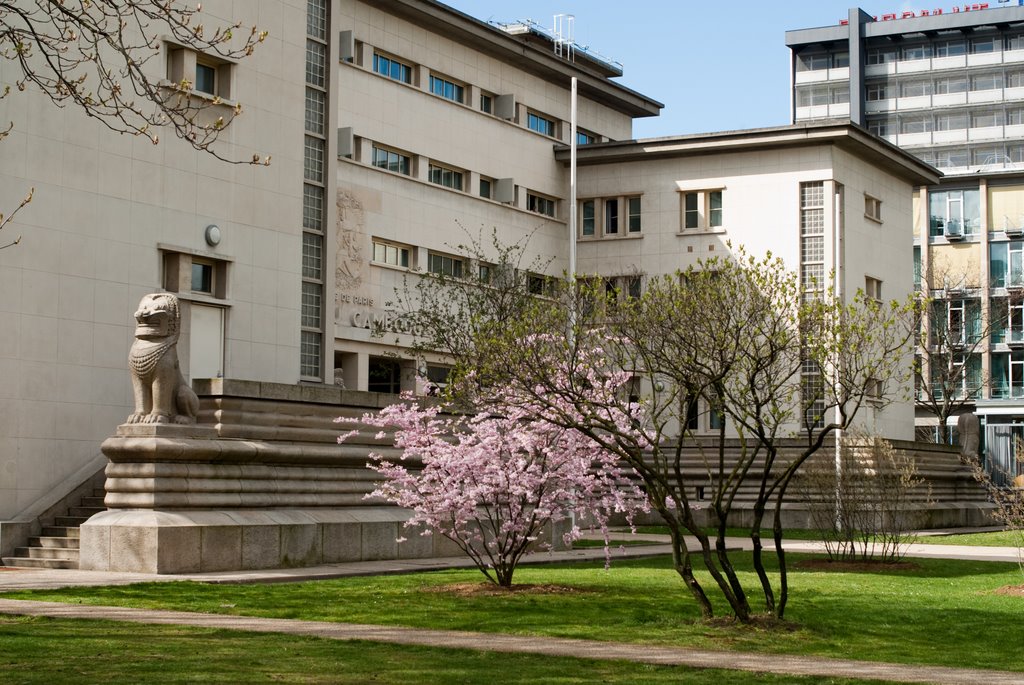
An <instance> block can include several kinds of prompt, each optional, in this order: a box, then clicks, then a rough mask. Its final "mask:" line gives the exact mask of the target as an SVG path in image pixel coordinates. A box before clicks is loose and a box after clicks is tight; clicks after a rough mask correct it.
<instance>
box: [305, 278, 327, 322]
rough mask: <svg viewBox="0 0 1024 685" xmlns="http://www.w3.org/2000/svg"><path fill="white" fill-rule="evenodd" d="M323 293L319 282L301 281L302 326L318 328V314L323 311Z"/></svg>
mask: <svg viewBox="0 0 1024 685" xmlns="http://www.w3.org/2000/svg"><path fill="white" fill-rule="evenodd" d="M322 299H323V295H322V289H321V287H320V284H319V283H310V282H309V281H303V282H302V313H301V319H302V326H303V327H304V328H320V314H321V312H322V311H323V302H322Z"/></svg>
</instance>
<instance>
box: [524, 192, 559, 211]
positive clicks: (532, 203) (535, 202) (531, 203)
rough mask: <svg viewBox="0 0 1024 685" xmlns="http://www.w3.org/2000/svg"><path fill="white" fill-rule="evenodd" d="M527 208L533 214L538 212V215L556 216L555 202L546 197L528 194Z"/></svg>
mask: <svg viewBox="0 0 1024 685" xmlns="http://www.w3.org/2000/svg"><path fill="white" fill-rule="evenodd" d="M526 208H527V209H528V210H530V211H531V212H536V213H537V214H543V215H545V216H554V215H555V201H554V200H552V199H551V198H550V197H544V196H543V195H536V194H534V193H527V194H526Z"/></svg>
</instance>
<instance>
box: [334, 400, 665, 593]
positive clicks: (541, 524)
mask: <svg viewBox="0 0 1024 685" xmlns="http://www.w3.org/2000/svg"><path fill="white" fill-rule="evenodd" d="M362 422H363V423H364V424H368V425H370V426H375V427H378V428H381V429H385V428H389V429H390V428H393V429H394V441H395V442H394V444H395V447H396V448H398V449H400V450H401V451H402V455H401V457H400V458H399V460H398V461H389V460H387V459H384V458H383V457H381V456H380V455H378V454H372V455H371V459H372V461H371V462H370V464H369V468H371V469H373V470H374V471H376V472H377V473H379V474H380V475H381V476H383V481H382V482H381V483H380V485H379V486H378V488H377V489H376V490H375V491H374V492H372V493H371V494H370V495H369V497H371V498H380V499H384V500H386V501H388V502H390V503H392V504H396V505H398V506H401V507H407V508H409V509H410V510H411V511H412V517H411V518H410V519H409V520H408V521H407V522H406V527H408V528H422V529H423V532H422V534H424V535H430V534H440V535H443V536H445V537H446V538H448V539H449V540H451V541H452V542H454V543H455V544H456V545H457V546H458V547H459V548H460V549H461V550H462V551H463V552H464V553H465V554H466V555H467V556H468V557H469V558H470V559H472V560H473V563H474V564H476V566H477V568H479V569H480V571H481V572H482V573H483V574H484V575H485V576H486V577H487V579H488V580H490V581H491V582H493V583H495V584H497V585H499V586H501V587H509V586H510V585H511V584H512V576H513V574H514V573H515V570H516V566H517V565H518V563H519V561H520V560H521V559H522V557H523V555H524V554H525V553H526V552H527V550H529V549H530V548H531V547H533V546H536V547H541V548H543V547H547V546H548V543H544V542H542V541H541V536H542V535H543V534H544V532H545V531H546V530H553V528H552V527H553V526H556V525H557V524H562V525H567V526H568V530H567V531H566V532H565V533H564V534H563V536H562V537H563V539H564V541H565V542H566V544H569V543H571V542H572V541H574V540H576V539H578V538H579V537H580V535H581V533H582V529H581V521H586V523H587V525H589V526H591V527H594V528H597V529H600V530H601V531H602V532H603V533H604V535H605V543H606V545H605V548H606V551H607V542H608V527H607V526H608V520H609V518H610V517H611V516H612V515H613V514H621V515H625V516H626V517H627V520H632V516H633V514H634V513H635V512H636V511H638V510H640V509H642V508H644V503H645V501H646V498H645V497H644V495H643V493H641V492H640V490H639V488H638V487H637V486H636V484H635V483H634V482H633V481H632V480H631V478H630V473H629V471H628V469H624V468H623V467H621V466H620V465H619V464H618V457H617V456H616V455H615V454H613V453H612V452H609V451H608V450H605V449H602V448H601V447H600V446H599V445H598V444H596V443H595V442H594V441H593V440H591V439H589V438H587V437H586V436H584V435H582V434H580V433H579V432H578V431H573V430H567V429H565V428H561V427H558V426H556V425H554V424H552V423H549V422H546V421H544V420H542V419H538V418H537V417H529V416H528V415H527V414H526V413H525V412H522V411H516V410H512V411H509V412H506V413H504V414H502V415H500V416H496V415H492V414H486V413H481V414H477V415H475V416H466V415H455V414H444V413H442V409H441V407H440V406H439V405H433V406H421V405H420V404H418V403H416V402H412V401H407V402H404V403H400V404H394V405H391V406H389V407H386V408H384V409H383V410H382V411H381V412H380V413H379V414H366V415H365V416H363V417H362ZM357 432H358V431H350V432H348V433H345V434H343V435H342V436H341V437H339V439H338V440H339V442H343V441H344V440H346V439H348V438H349V437H351V436H352V435H354V434H356V433H357ZM386 436H387V431H383V430H382V432H381V433H379V434H378V436H377V437H378V439H382V438H384V437H386ZM552 534H553V533H552Z"/></svg>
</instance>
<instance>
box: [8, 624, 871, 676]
mask: <svg viewBox="0 0 1024 685" xmlns="http://www.w3.org/2000/svg"><path fill="white" fill-rule="evenodd" d="M0 668H2V669H3V674H4V675H3V681H4V683H5V685H21V684H23V683H40V684H43V685H52V684H53V683H65V682H75V683H104V685H119V684H121V683H124V684H126V685H128V684H130V685H134V684H135V683H240V682H245V683H332V684H333V683H341V684H345V683H368V682H379V683H411V684H417V685H419V684H425V685H429V684H431V683H438V684H445V683H486V684H487V685H490V684H491V683H496V682H500V683H565V684H571V683H580V684H584V683H598V682H600V683H650V684H657V683H665V684H666V685H667V684H669V683H682V684H683V685H699V684H701V683H708V682H714V683H727V684H730V685H733V684H734V685H741V684H748V683H762V684H765V685H782V684H783V683H802V684H804V685H813V684H814V683H817V682H822V681H821V680H819V679H814V678H794V677H791V676H765V675H758V674H754V673H744V672H739V671H719V670H698V669H692V668H681V667H671V666H649V665H645V664H633V663H626V662H618V661H609V662H602V661H589V660H583V659H554V658H550V657H543V656H534V655H528V654H526V655H523V654H499V653H495V652H476V651H468V650H456V649H433V648H426V647H408V646H396V645H385V644H378V643H374V642H340V641H336V640H327V639H321V638H315V637H293V636H287V635H264V634H260V633H244V632H236V631H228V630H214V629H208V628H183V627H178V626H147V625H135V624H129V623H114V622H108V621H84V620H66V619H56V620H55V619H46V618H27V617H9V616H0ZM824 682H829V683H837V684H839V683H856V682H863V681H854V680H843V679H836V680H828V681H824Z"/></svg>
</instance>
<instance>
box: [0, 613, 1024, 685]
mask: <svg viewBox="0 0 1024 685" xmlns="http://www.w3.org/2000/svg"><path fill="white" fill-rule="evenodd" d="M0 614H19V615H28V616H46V617H51V618H62V619H93V620H95V619H103V620H110V621H124V622H131V623H148V624H160V625H187V626H199V627H204V628H217V629H225V630H245V631H252V632H258V633H283V634H288V635H303V636H314V637H321V638H328V639H332V640H372V641H374V642H384V643H390V644H398V645H420V646H426V647H442V648H457V649H472V650H487V651H495V652H510V653H518V654H539V655H543V656H551V657H578V658H583V659H597V660H619V661H632V662H637V663H647V664H657V665H661V666H686V667H691V668H726V669H734V670H743V671H753V672H758V673H774V674H780V675H798V676H811V677H843V678H860V679H866V680H887V681H893V682H901V683H940V684H943V685H945V684H949V685H953V684H955V685H962V684H964V683H971V684H973V685H1008V684H1011V683H1015V684H1024V673H1011V672H1004V671H987V670H977V669H962V668H943V667H938V666H906V665H901V664H887V663H879V662H869V661H854V660H850V659H830V658H824V657H803V656H786V655H775V654H754V653H750V652H722V651H711V650H702V649H685V648H677V647H655V646H646V645H635V644H623V643H616V642H601V641H597V640H571V639H565V638H553V637H527V636H519V635H504V634H494V633H476V632H465V631H452V630H423V629H417V628H403V627H396V626H378V625H360V624H354V623H328V622H321V621H298V620H293V619H273V618H253V617H246V616H225V615H219V614H200V613H192V612H183V611H154V610H148V609H130V608H118V607H97V606H82V605H80V604H60V603H56V602H30V601H19V600H10V599H0Z"/></svg>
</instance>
